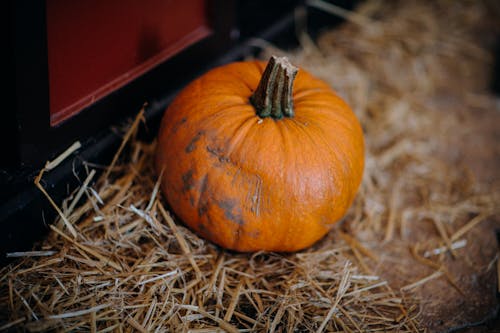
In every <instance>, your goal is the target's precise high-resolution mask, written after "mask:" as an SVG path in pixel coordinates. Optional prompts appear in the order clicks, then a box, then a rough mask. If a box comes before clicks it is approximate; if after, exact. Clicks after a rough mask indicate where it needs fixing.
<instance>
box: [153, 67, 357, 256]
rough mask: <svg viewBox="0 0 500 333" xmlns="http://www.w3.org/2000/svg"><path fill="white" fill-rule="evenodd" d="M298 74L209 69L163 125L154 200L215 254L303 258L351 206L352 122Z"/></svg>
mask: <svg viewBox="0 0 500 333" xmlns="http://www.w3.org/2000/svg"><path fill="white" fill-rule="evenodd" d="M297 71H298V69H297V68H295V67H293V66H292V65H291V64H290V63H289V62H288V60H287V59H286V58H277V57H272V58H271V60H270V61H269V63H268V64H267V67H266V63H263V62H258V61H250V62H238V63H232V64H229V65H226V66H222V67H219V68H216V69H213V70H211V71H209V72H208V73H206V74H205V75H203V76H201V77H200V78H198V79H197V80H195V81H193V82H192V83H191V84H189V85H188V86H187V87H186V88H185V89H184V90H183V91H182V92H181V93H180V94H179V95H178V96H177V97H176V98H175V100H174V101H173V102H172V104H171V105H170V106H169V108H168V109H167V111H166V112H165V114H164V116H163V120H162V123H161V128H160V132H159V137H158V150H157V155H156V167H157V170H158V172H161V171H163V174H162V179H161V186H162V190H163V193H164V195H165V196H166V199H167V201H168V202H169V204H170V206H171V209H172V210H173V211H174V213H175V214H176V215H177V216H178V217H179V218H180V219H181V220H182V221H183V222H184V223H185V224H187V225H188V226H189V227H190V228H191V229H192V230H194V231H195V232H196V233H198V234H199V235H201V236H202V237H204V238H206V239H209V240H211V241H213V242H214V243H216V244H219V245H220V246H222V247H224V248H228V249H232V250H237V251H258V250H268V251H296V250H299V249H303V248H305V247H308V246H310V245H311V244H313V243H314V242H316V241H317V240H319V239H320V238H321V237H323V236H324V235H325V234H326V233H327V232H328V230H329V229H330V228H331V227H332V225H333V224H334V223H335V222H336V221H338V220H339V219H341V218H342V216H343V215H344V214H345V213H346V211H347V209H348V208H349V206H350V205H351V203H352V201H353V199H354V197H355V194H356V192H357V189H358V187H359V184H360V181H361V177H362V173H363V164H364V143H363V134H362V130H361V127H360V125H359V122H358V120H357V119H356V117H355V115H354V114H353V112H352V111H351V109H350V108H349V106H348V105H347V104H346V103H345V102H344V101H343V100H342V99H340V98H339V97H338V96H337V95H336V94H335V92H334V91H332V90H331V88H330V87H329V86H328V85H327V84H326V83H324V82H323V81H321V80H319V79H316V78H314V77H313V76H312V75H310V74H308V73H307V72H306V71H304V70H300V71H298V74H297ZM296 74H297V75H296ZM292 90H293V92H292Z"/></svg>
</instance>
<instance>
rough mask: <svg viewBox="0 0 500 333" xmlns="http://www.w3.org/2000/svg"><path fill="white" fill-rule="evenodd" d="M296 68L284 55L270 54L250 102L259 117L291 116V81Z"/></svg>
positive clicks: (295, 73) (279, 117) (277, 117)
mask: <svg viewBox="0 0 500 333" xmlns="http://www.w3.org/2000/svg"><path fill="white" fill-rule="evenodd" d="M297 71H298V68H297V67H295V66H293V65H292V64H291V63H290V62H289V61H288V59H287V58H286V57H276V56H272V57H271V59H270V60H269V62H268V63H267V66H266V69H265V70H264V73H262V77H261V79H260V82H259V85H258V86H257V89H255V92H254V93H253V95H252V96H250V102H251V103H252V105H253V106H254V107H255V110H256V112H257V115H258V116H259V117H261V118H265V117H272V118H274V119H281V118H283V117H293V115H294V111H293V98H292V90H293V81H294V79H295V76H296V75H297Z"/></svg>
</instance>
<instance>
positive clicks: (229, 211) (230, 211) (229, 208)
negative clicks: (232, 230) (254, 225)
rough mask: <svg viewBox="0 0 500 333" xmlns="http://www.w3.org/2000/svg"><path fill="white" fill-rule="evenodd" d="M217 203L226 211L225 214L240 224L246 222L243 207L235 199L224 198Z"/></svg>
mask: <svg viewBox="0 0 500 333" xmlns="http://www.w3.org/2000/svg"><path fill="white" fill-rule="evenodd" d="M217 205H218V206H219V207H220V208H221V209H222V210H223V211H224V216H225V217H226V218H227V219H228V220H230V221H233V222H234V223H236V224H238V225H240V226H241V225H243V224H245V221H244V220H243V217H242V216H241V209H240V208H239V207H238V206H237V203H236V201H234V200H222V201H218V202H217Z"/></svg>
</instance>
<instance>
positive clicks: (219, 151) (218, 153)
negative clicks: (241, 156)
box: [207, 146, 230, 163]
mask: <svg viewBox="0 0 500 333" xmlns="http://www.w3.org/2000/svg"><path fill="white" fill-rule="evenodd" d="M207 151H208V152H209V153H210V154H212V155H213V156H215V157H216V158H217V159H218V160H219V162H221V163H227V162H230V160H229V158H228V157H226V156H224V152H223V150H222V149H221V148H214V147H210V146H207Z"/></svg>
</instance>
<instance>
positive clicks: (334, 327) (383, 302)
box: [0, 1, 500, 332]
mask: <svg viewBox="0 0 500 333" xmlns="http://www.w3.org/2000/svg"><path fill="white" fill-rule="evenodd" d="M310 4H311V5H312V6H316V7H318V8H320V7H321V6H323V5H324V4H322V3H321V2H318V1H311V2H310ZM456 7H457V8H456ZM323 8H324V10H327V11H328V10H329V11H331V12H334V13H335V14H336V15H343V16H346V18H348V21H349V23H346V24H344V25H343V26H342V28H341V29H336V30H335V31H332V32H328V33H326V34H324V35H323V36H322V37H321V38H320V40H319V41H318V44H317V45H314V44H312V41H310V40H308V39H307V38H301V39H302V40H304V41H305V43H308V44H307V45H305V47H304V48H302V49H300V50H297V51H293V52H289V53H288V54H287V55H288V56H289V57H290V58H291V59H292V61H293V62H294V63H296V64H298V65H301V66H303V67H305V68H307V69H308V70H309V71H311V72H313V73H315V74H316V75H318V76H320V77H322V78H323V79H325V80H326V81H328V82H330V83H331V84H332V86H333V87H334V88H335V89H336V90H338V91H339V92H340V94H341V95H342V96H343V97H344V98H345V99H346V100H347V101H348V102H349V104H350V105H351V106H352V107H353V108H354V111H355V112H356V114H357V115H358V116H359V118H360V120H361V122H362V125H363V127H364V130H365V133H366V145H367V152H366V154H367V155H366V170H365V176H364V180H363V184H362V187H361V190H360V193H359V195H358V197H357V199H356V201H355V203H354V205H353V207H352V208H351V210H350V212H349V214H348V216H347V217H346V218H345V221H344V222H343V224H342V225H341V226H340V227H337V228H335V229H334V230H332V232H331V233H330V234H329V235H328V236H327V237H326V238H325V239H324V240H322V241H321V242H319V243H318V244H316V245H315V246H313V247H312V248H310V249H307V250H305V251H302V252H298V253H293V254H278V253H255V254H239V253H233V252H228V251H224V250H221V249H219V248H217V247H215V246H214V245H212V244H210V243H207V242H205V241H204V240H202V239H200V238H198V237H197V236H196V235H194V234H193V233H192V232H190V231H189V230H188V229H186V228H185V227H184V226H182V224H181V223H179V221H176V220H175V219H174V218H173V217H172V216H171V214H170V213H169V211H168V209H167V207H165V203H164V201H163V199H162V198H161V194H160V192H159V191H158V184H159V180H158V175H156V174H155V172H154V170H153V154H154V150H155V143H154V142H153V143H144V142H141V141H138V140H136V139H135V133H136V131H137V128H138V126H139V123H140V120H141V119H142V113H140V114H139V116H138V117H137V118H136V120H135V121H134V122H133V124H132V125H131V126H130V129H129V130H128V131H127V132H126V133H125V135H124V140H123V144H122V145H121V147H120V149H119V151H118V152H117V154H116V156H115V158H114V159H113V162H112V163H111V165H110V167H109V168H108V169H107V170H106V171H105V172H103V173H102V174H101V176H100V177H99V178H98V179H97V180H95V181H94V176H95V175H96V170H95V169H93V168H92V164H88V168H89V170H88V173H87V177H86V179H85V180H84V182H82V185H81V187H80V188H79V189H76V190H75V191H74V194H73V195H72V196H71V197H70V198H68V199H67V200H66V201H65V202H64V203H62V204H61V207H59V206H57V205H56V203H54V202H53V205H54V207H55V208H56V209H57V210H58V214H59V217H58V220H57V221H56V222H55V223H54V224H53V225H51V226H50V228H51V230H52V232H51V234H50V236H49V237H48V239H47V240H46V241H44V242H43V244H41V246H40V247H39V248H38V249H36V250H35V251H30V252H17V253H12V254H10V256H11V257H23V258H22V259H20V260H19V261H17V262H14V263H13V264H11V265H9V266H7V267H5V268H3V269H2V270H1V275H0V301H1V303H0V304H1V305H0V307H1V309H2V311H0V313H2V314H1V315H0V320H1V323H3V324H2V326H0V330H7V329H12V328H14V329H20V330H27V331H31V332H40V331H47V330H51V329H56V330H59V331H90V332H115V331H117V332H131V331H139V332H160V331H190V332H214V331H227V332H245V331H261V332H278V331H280V332H281V331H287V332H292V331H316V332H324V331H346V332H354V331H363V332H374V331H396V330H397V331H401V332H416V331H420V330H422V329H423V327H421V326H419V321H418V319H419V315H420V314H421V311H422V308H421V307H420V306H419V300H418V299H417V298H416V297H414V294H413V291H414V290H415V289H418V288H419V287H421V286H422V285H424V284H426V283H432V281H433V280H436V279H440V278H442V276H444V277H446V278H447V280H448V281H449V283H450V284H455V282H454V279H453V277H452V276H451V274H450V273H449V272H448V270H446V268H445V267H444V266H443V263H441V262H440V261H439V258H437V259H436V256H437V255H443V254H446V253H449V251H453V253H455V255H456V256H460V251H462V249H464V248H466V247H467V246H468V244H469V243H470V241H469V242H467V241H466V239H467V236H468V233H469V232H470V231H471V230H473V229H474V228H475V227H477V225H478V224H479V223H481V221H483V220H485V219H486V218H488V217H491V216H498V213H499V208H498V202H499V199H500V196H499V194H500V192H499V191H498V188H496V189H495V188H493V189H492V187H489V188H484V187H482V188H481V187H480V186H478V185H477V183H474V181H473V180H471V179H470V177H464V175H468V173H467V171H466V168H464V167H463V165H461V164H460V163H459V162H457V160H459V158H458V157H457V156H459V153H460V150H459V149H458V148H457V149H443V147H448V148H449V147H451V143H450V141H449V137H450V136H457V135H459V134H461V133H460V131H467V128H468V127H467V124H468V123H469V122H471V121H473V120H472V119H471V117H470V114H469V113H468V111H469V110H470V108H472V107H473V108H478V107H479V108H488V109H492V108H495V107H497V106H496V105H495V101H494V99H493V98H491V97H490V96H488V95H487V94H485V93H484V87H485V72H487V66H488V65H490V64H491V61H492V58H491V55H490V53H489V51H488V50H487V49H485V48H484V47H483V46H482V45H481V44H479V42H478V40H477V29H481V27H482V29H487V28H488V29H489V26H488V21H487V20H486V19H485V18H487V17H489V16H488V13H487V10H488V8H487V6H485V5H484V4H483V3H474V2H463V3H462V2H460V3H457V4H455V3H453V4H452V3H450V2H446V1H440V2H436V3H434V2H431V3H425V2H416V1H411V2H410V1H408V2H404V5H401V3H399V2H398V3H392V2H391V3H390V4H385V3H384V2H382V1H367V2H365V3H364V4H363V6H362V7H360V8H359V9H358V11H357V12H356V14H355V15H353V14H352V13H349V12H345V11H338V10H332V8H331V7H330V8H329V7H328V6H327V7H326V8H325V6H323ZM328 8H329V9H328ZM478 18H483V20H482V21H479V23H478ZM457 27H459V29H458V28H457ZM485 27H486V28H485ZM268 53H283V51H281V50H278V49H275V48H273V47H272V46H271V47H269V45H268V48H267V49H266V50H265V52H264V54H263V57H267V54H268ZM485 66H486V69H485ZM468 73H475V74H477V75H469V74H468ZM464 78H466V80H464ZM478 100H479V101H480V103H479V102H478ZM471 104H473V105H471ZM478 105H479V106H478ZM462 134H463V133H462ZM449 144H450V145H449ZM450 150H451V151H450ZM450 157H451V159H450ZM453 158H455V160H453ZM50 165H52V164H50ZM43 172H45V170H43V171H42V173H41V174H40V177H38V178H37V186H39V188H40V189H41V190H43V191H44V193H45V194H46V195H47V197H48V198H50V196H49V194H48V193H47V192H46V191H45V190H44V189H43V187H42V186H41V185H40V179H41V177H42V175H43ZM160 177H161V176H160ZM50 200H51V199H50ZM429 221H430V224H431V225H434V229H433V232H434V238H433V239H434V240H437V241H435V242H434V243H426V244H420V243H421V240H419V239H415V235H414V229H413V228H411V227H410V226H409V224H410V223H411V224H412V225H418V224H425V223H429ZM397 241H403V242H405V244H409V245H411V246H412V248H413V249H414V251H413V254H414V257H415V258H414V259H415V260H416V262H419V263H421V264H423V265H426V266H428V267H430V268H431V269H432V270H433V273H431V274H428V275H424V276H414V275H411V276H410V278H409V279H406V280H404V281H403V283H401V284H400V287H401V288H394V286H392V285H391V283H389V282H388V281H387V280H385V279H384V278H382V277H381V275H380V274H379V273H380V272H379V271H378V268H379V267H380V266H379V262H380V261H381V259H380V257H381V256H383V257H384V258H385V256H384V253H383V251H381V250H380V249H381V247H380V244H385V245H386V246H391V244H392V243H393V242H396V243H397ZM398 244H399V243H398ZM420 245H424V246H423V247H419V246H420ZM425 247H426V248H425ZM420 252H422V253H424V252H425V256H424V255H420V254H419V253H420ZM430 258H432V260H431V259H430ZM407 260H408V259H407ZM434 260H435V261H434ZM399 264H400V263H396V266H398V265H399ZM496 267H497V269H499V270H500V268H498V267H500V266H499V264H498V261H497V266H496ZM382 273H383V272H382ZM403 278H404V277H403ZM457 288H458V287H457Z"/></svg>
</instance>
